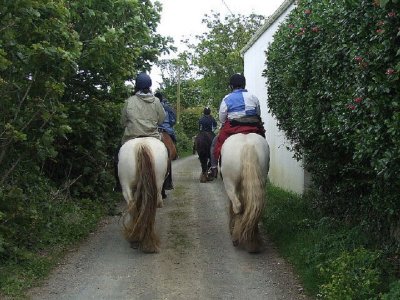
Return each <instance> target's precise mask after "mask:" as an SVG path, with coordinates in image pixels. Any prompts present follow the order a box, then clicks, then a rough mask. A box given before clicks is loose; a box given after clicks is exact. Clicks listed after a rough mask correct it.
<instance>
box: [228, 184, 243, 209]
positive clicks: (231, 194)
mask: <svg viewBox="0 0 400 300" xmlns="http://www.w3.org/2000/svg"><path fill="white" fill-rule="evenodd" d="M224 185H225V190H226V193H227V194H228V198H229V200H230V201H231V203H232V210H233V212H234V213H235V214H240V213H241V212H242V203H241V202H240V200H239V198H238V196H237V195H236V186H235V184H234V183H233V182H231V181H230V180H225V181H224Z"/></svg>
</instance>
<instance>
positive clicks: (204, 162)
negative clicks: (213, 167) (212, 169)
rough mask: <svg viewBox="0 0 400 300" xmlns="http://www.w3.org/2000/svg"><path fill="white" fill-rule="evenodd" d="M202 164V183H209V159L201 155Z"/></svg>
mask: <svg viewBox="0 0 400 300" xmlns="http://www.w3.org/2000/svg"><path fill="white" fill-rule="evenodd" d="M199 159H200V164H201V174H200V182H202V183H204V182H207V158H206V157H204V154H201V155H199Z"/></svg>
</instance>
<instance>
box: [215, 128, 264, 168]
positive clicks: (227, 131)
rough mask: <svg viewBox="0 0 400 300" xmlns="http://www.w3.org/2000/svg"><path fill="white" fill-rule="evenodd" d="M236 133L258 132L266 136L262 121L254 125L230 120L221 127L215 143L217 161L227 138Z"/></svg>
mask: <svg viewBox="0 0 400 300" xmlns="http://www.w3.org/2000/svg"><path fill="white" fill-rule="evenodd" d="M236 133H244V134H247V133H257V134H259V135H261V136H263V137H264V138H265V129H264V126H263V125H262V123H261V122H260V123H255V124H254V125H253V124H252V125H232V124H231V122H230V121H229V120H228V121H226V122H225V123H224V125H223V126H222V128H221V129H220V131H219V134H218V137H217V141H216V143H215V148H214V157H215V159H216V160H217V161H218V160H219V157H220V155H221V148H222V145H223V143H224V142H225V140H226V139H227V138H228V137H230V136H231V135H233V134H236Z"/></svg>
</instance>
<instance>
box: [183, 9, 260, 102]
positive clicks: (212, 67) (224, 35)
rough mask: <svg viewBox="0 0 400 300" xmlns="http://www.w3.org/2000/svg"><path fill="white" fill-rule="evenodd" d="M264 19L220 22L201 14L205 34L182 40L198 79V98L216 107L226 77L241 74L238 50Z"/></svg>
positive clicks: (215, 15) (236, 18) (228, 18)
mask: <svg viewBox="0 0 400 300" xmlns="http://www.w3.org/2000/svg"><path fill="white" fill-rule="evenodd" d="M264 19H265V18H264V17H263V16H261V15H255V14H251V15H249V16H243V15H228V16H226V17H225V18H224V19H223V20H221V18H220V14H218V13H213V14H211V15H207V14H206V15H205V18H204V19H203V21H202V22H203V23H204V24H206V26H207V28H208V29H209V31H207V32H204V33H203V34H201V35H197V36H196V39H197V42H194V43H190V42H189V41H186V43H187V45H188V47H189V51H190V58H191V64H192V65H194V66H195V67H196V69H197V70H198V71H197V75H198V76H199V77H200V78H201V83H200V85H201V89H202V95H201V97H202V99H212V103H213V106H214V107H218V106H219V103H220V101H221V99H222V97H223V96H224V95H225V94H226V93H227V92H228V91H229V89H228V82H229V78H230V76H232V75H233V74H235V73H243V59H242V57H241V55H240V50H241V49H242V48H243V47H244V46H245V45H246V44H247V42H248V41H249V40H250V38H251V36H252V35H253V34H254V33H255V31H256V30H257V29H258V28H259V27H260V26H261V25H262V23H263V21H264Z"/></svg>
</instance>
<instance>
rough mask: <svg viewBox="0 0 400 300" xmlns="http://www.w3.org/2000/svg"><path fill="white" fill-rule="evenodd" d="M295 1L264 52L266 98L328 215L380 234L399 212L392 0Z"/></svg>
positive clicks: (399, 19)
mask: <svg viewBox="0 0 400 300" xmlns="http://www.w3.org/2000/svg"><path fill="white" fill-rule="evenodd" d="M381 2H382V3H381V4H382V6H384V5H383V4H387V5H386V6H385V7H380V6H379V1H371V0H361V1H348V0H339V1H319V0H301V1H298V6H297V7H296V8H295V9H294V10H293V11H292V12H291V14H290V15H289V17H288V18H287V19H286V21H285V22H283V23H282V24H281V26H280V28H279V30H278V31H277V32H276V34H275V36H274V41H273V43H272V44H271V45H270V47H269V49H268V51H267V69H266V70H265V72H264V75H265V76H267V77H268V101H269V107H270V109H271V112H272V113H273V115H274V116H276V118H277V120H278V125H279V127H280V129H282V130H283V131H284V132H285V133H286V136H287V137H288V138H289V140H290V141H291V142H292V143H293V147H292V149H293V150H294V153H295V157H296V158H298V159H302V160H303V162H304V166H305V168H306V169H308V170H309V171H310V172H311V174H312V178H313V183H314V184H315V187H316V188H317V190H318V191H320V192H321V196H320V197H318V199H319V200H318V202H317V205H318V207H319V208H320V209H323V211H324V212H325V213H329V214H331V215H334V216H339V217H341V218H343V219H346V220H347V221H353V222H362V223H363V224H364V225H366V226H367V227H368V230H370V232H371V233H375V237H376V238H379V239H383V238H385V237H389V236H390V231H391V230H392V232H393V228H397V227H398V226H399V224H398V223H397V222H398V220H399V217H400V201H399V198H398V195H399V194H400V181H399V180H398V178H399V177H400V173H399V170H400V84H399V75H400V52H399V43H400V34H399V28H400V16H399V8H400V3H399V2H398V1H391V2H389V1H381Z"/></svg>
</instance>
